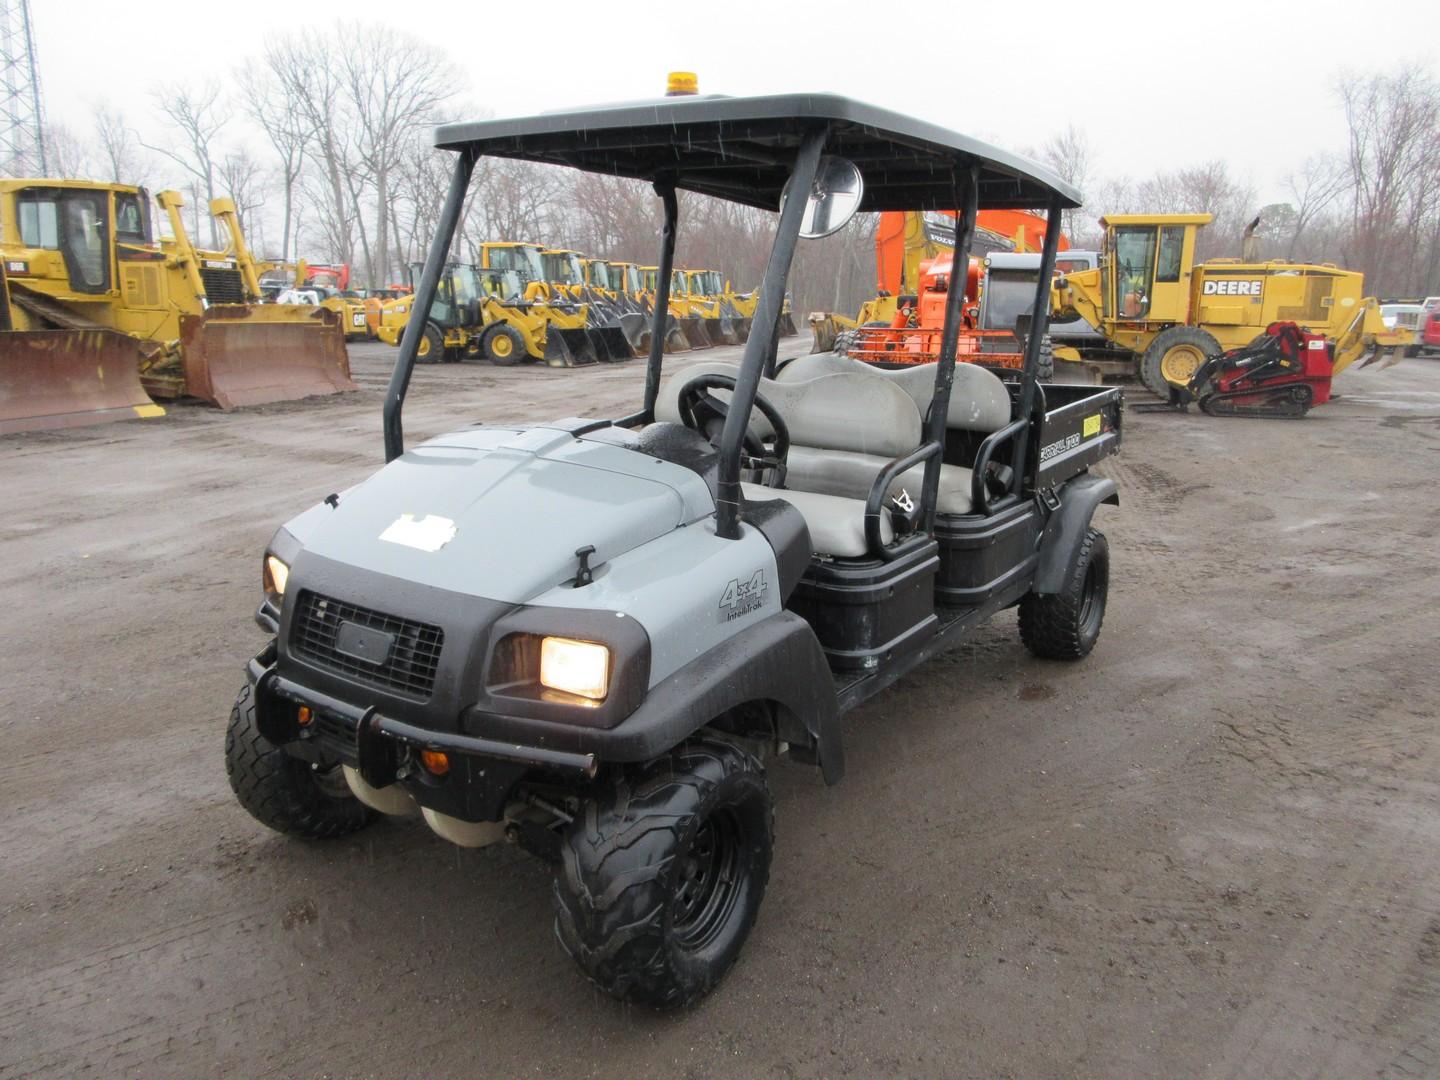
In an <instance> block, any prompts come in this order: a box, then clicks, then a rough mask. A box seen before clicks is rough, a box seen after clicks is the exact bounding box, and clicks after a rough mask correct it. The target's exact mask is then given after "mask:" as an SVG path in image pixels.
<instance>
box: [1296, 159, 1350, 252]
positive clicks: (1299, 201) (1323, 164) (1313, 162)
mask: <svg viewBox="0 0 1440 1080" xmlns="http://www.w3.org/2000/svg"><path fill="white" fill-rule="evenodd" d="M1349 186H1350V181H1349V176H1348V174H1347V170H1346V165H1345V162H1344V161H1342V160H1341V159H1340V158H1338V157H1336V156H1335V155H1334V154H1328V153H1319V154H1311V155H1310V156H1309V157H1307V158H1306V159H1305V161H1304V162H1303V163H1302V164H1301V166H1300V168H1299V169H1296V170H1294V171H1293V172H1290V173H1287V174H1286V175H1285V190H1286V191H1288V192H1289V193H1290V197H1291V198H1292V199H1294V200H1295V202H1294V207H1295V218H1294V222H1293V229H1292V232H1291V234H1290V240H1289V244H1288V245H1287V246H1286V249H1285V257H1286V258H1287V259H1293V258H1295V256H1296V254H1297V252H1298V250H1299V248H1300V241H1301V237H1303V236H1304V235H1305V230H1306V229H1308V228H1310V226H1312V225H1314V224H1315V220H1316V218H1318V217H1319V216H1320V215H1321V214H1323V213H1325V211H1326V210H1328V209H1329V208H1330V207H1331V206H1332V205H1333V204H1334V203H1335V201H1336V200H1337V199H1339V198H1340V196H1341V195H1342V194H1344V193H1345V191H1346V190H1347V189H1348V188H1349Z"/></svg>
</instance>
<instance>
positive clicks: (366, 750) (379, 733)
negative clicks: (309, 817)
mask: <svg viewBox="0 0 1440 1080" xmlns="http://www.w3.org/2000/svg"><path fill="white" fill-rule="evenodd" d="M275 653H276V650H275V645H274V643H273V642H272V643H271V644H270V645H269V646H267V647H266V649H265V650H264V651H263V652H262V653H260V654H259V655H258V656H256V657H254V658H253V659H252V660H250V661H249V663H248V664H247V665H246V676H247V678H248V679H249V680H250V683H251V685H252V686H254V688H255V719H256V723H257V726H258V727H259V729H260V734H262V735H263V736H265V738H266V739H268V740H269V741H270V742H272V743H274V744H275V745H277V746H282V747H284V748H285V749H286V751H287V752H288V753H290V754H291V755H292V756H294V757H297V758H300V759H302V760H305V761H311V762H314V763H316V764H326V765H333V764H335V763H336V762H337V761H338V762H339V763H340V764H343V765H349V766H350V767H352V768H354V769H356V770H357V771H358V772H359V773H360V775H361V777H362V778H363V779H364V780H365V782H366V783H367V784H369V785H370V786H371V787H376V788H383V787H388V786H389V785H391V784H395V783H399V784H400V785H401V786H402V787H404V789H405V790H406V791H407V792H408V793H409V794H410V795H411V796H413V797H414V798H415V801H416V802H418V803H419V804H420V805H421V806H428V807H430V808H431V809H434V810H437V811H440V812H442V813H446V814H450V815H452V816H454V817H458V818H461V819H463V820H466V821H494V820H498V819H499V817H500V816H501V814H502V812H503V811H504V808H505V802H506V800H507V798H508V796H509V794H510V791H511V789H512V788H513V787H514V786H515V784H516V782H518V781H519V780H520V778H521V777H522V776H524V775H525V774H526V773H527V772H529V771H530V770H532V769H536V770H544V771H547V772H550V773H552V774H559V775H561V776H563V777H568V778H569V779H570V780H572V781H573V780H588V779H590V778H592V777H594V776H595V774H596V772H597V770H598V769H599V762H598V760H597V759H596V757H595V755H594V754H591V753H580V752H572V751H568V750H553V749H549V748H546V747H542V746H526V745H523V744H520V743H514V742H504V741H500V740H496V739H485V738H479V737H476V736H474V735H464V734H460V733H458V732H449V731H432V730H430V729H428V728H422V727H418V726H416V725H414V724H409V723H406V722H405V721H403V720H398V719H396V718H395V717H392V716H386V715H384V714H382V713H381V712H380V711H379V710H377V709H375V708H374V707H373V706H372V707H369V708H362V707H360V706H356V705H352V704H350V703H349V702H346V701H341V700H340V699H338V698H335V697H333V696H331V695H329V694H325V693H321V692H320V691H317V690H315V689H313V688H311V687H308V686H302V685H301V684H299V683H297V682H295V681H294V680H292V679H287V678H285V677H284V676H282V675H281V674H280V673H279V672H278V671H277V670H276V667H275ZM302 706H304V707H306V708H308V709H309V710H310V716H311V719H310V721H309V723H306V724H301V723H300V708H301V707H302ZM424 750H432V751H440V752H442V753H444V754H446V755H447V757H448V759H449V770H448V771H447V772H446V773H445V774H444V775H442V776H438V777H437V776H434V775H432V774H431V773H429V772H427V771H426V770H424V769H422V768H421V767H420V765H419V756H420V752H421V751H424Z"/></svg>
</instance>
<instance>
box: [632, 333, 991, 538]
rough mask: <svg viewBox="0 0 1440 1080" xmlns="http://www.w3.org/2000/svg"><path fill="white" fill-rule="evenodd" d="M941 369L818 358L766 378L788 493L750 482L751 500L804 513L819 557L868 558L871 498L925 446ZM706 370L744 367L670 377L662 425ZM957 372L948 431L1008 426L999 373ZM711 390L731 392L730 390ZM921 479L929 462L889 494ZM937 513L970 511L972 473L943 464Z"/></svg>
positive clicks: (913, 487)
mask: <svg viewBox="0 0 1440 1080" xmlns="http://www.w3.org/2000/svg"><path fill="white" fill-rule="evenodd" d="M962 369H963V370H962ZM934 373H935V366H934V365H933V364H926V365H918V366H916V367H915V368H912V369H907V370H902V371H897V372H883V371H881V370H879V369H878V368H873V367H870V366H869V365H867V364H862V363H860V362H859V361H856V360H851V359H850V358H848V357H844V356H837V355H835V354H833V353H831V354H825V353H817V354H812V355H810V356H806V357H801V358H800V359H798V360H794V361H792V362H791V363H789V364H787V365H786V366H785V367H784V368H783V369H782V372H781V375H780V377H779V378H778V379H776V380H770V379H761V380H760V396H761V397H763V398H765V399H766V400H767V401H769V402H770V403H771V404H772V405H774V406H775V408H776V409H777V410H778V411H779V412H780V415H781V416H783V417H784V418H785V423H786V426H787V427H788V428H789V429H790V440H791V445H790V453H789V456H788V458H787V474H786V479H785V488H784V489H783V490H782V489H777V488H768V487H764V486H762V485H759V484H743V485H742V492H743V494H744V496H745V498H746V499H748V500H750V501H757V502H758V501H765V500H772V499H776V498H780V499H784V500H785V501H787V502H789V503H791V504H792V505H793V506H794V507H795V508H796V509H797V510H799V511H800V513H801V514H802V515H803V516H804V517H805V520H806V524H807V525H808V526H809V529H810V544H811V547H812V549H813V550H814V551H816V552H818V553H821V554H825V555H831V556H836V557H840V558H861V557H863V556H865V555H866V554H867V546H866V543H865V499H866V497H867V496H868V495H869V493H870V489H871V487H872V486H873V485H874V483H875V479H876V477H877V476H879V474H880V471H881V470H882V469H883V468H884V467H885V466H886V465H888V464H889V463H890V462H891V461H892V460H894V459H895V458H898V457H902V456H904V455H905V454H908V453H909V452H910V451H912V450H914V449H915V448H916V447H918V446H919V445H920V443H921V441H922V436H923V429H924V425H923V422H922V415H923V412H922V410H923V409H926V408H928V403H929V399H930V395H931V391H933V379H934ZM702 374H717V375H729V376H731V377H734V376H735V375H737V374H738V368H737V366H736V365H734V364H721V363H713V362H712V363H702V364H695V365H692V366H690V367H687V368H686V369H685V370H683V371H680V372H677V373H676V374H674V375H672V376H670V377H669V378H668V379H666V381H665V383H664V385H663V386H662V387H661V390H660V396H659V398H658V400H657V402H656V407H655V415H656V419H657V420H663V421H673V422H678V421H679V419H680V413H679V408H678V398H679V393H680V389H681V387H683V386H684V385H685V384H686V383H687V382H689V381H691V380H692V379H694V378H696V377H697V376H699V375H702ZM955 376H956V377H955V383H954V390H953V391H952V395H953V396H952V398H951V403H950V409H949V421H950V422H949V425H948V426H950V427H956V428H964V429H967V430H977V431H993V430H996V429H998V428H1000V427H1003V426H1004V425H1005V424H1007V423H1008V422H1009V420H1010V397H1009V394H1008V393H1006V391H1005V387H1004V384H1003V383H1001V381H1000V380H999V379H998V378H996V376H994V375H993V374H991V373H990V372H988V371H985V370H983V369H981V368H977V367H974V365H970V364H961V365H957V367H956V373H955ZM927 378H928V379H929V380H931V383H930V384H929V385H926V383H925V380H926V379H927ZM987 380H988V381H987ZM991 383H993V385H991ZM713 392H714V393H716V395H717V396H725V392H724V391H713ZM922 402H923V403H922ZM751 425H752V427H754V428H755V429H756V430H757V431H758V432H760V433H761V434H762V435H768V434H770V432H769V430H768V427H769V425H768V424H766V423H765V421H764V418H763V417H762V416H760V414H759V413H758V412H756V413H754V414H753V415H752V417H751ZM924 475H925V467H924V465H917V466H915V467H914V468H911V469H909V470H907V471H906V472H904V473H902V474H901V475H900V476H899V477H897V478H896V480H895V482H894V483H892V484H891V486H890V489H889V491H888V492H887V494H889V495H892V496H894V495H898V494H899V493H900V492H901V491H902V490H904V491H907V492H908V493H909V494H910V496H911V497H912V498H918V496H919V494H920V489H921V485H922V483H923V482H924ZM937 509H938V511H939V512H940V513H942V514H968V513H970V511H971V500H970V470H969V469H967V468H964V467H963V466H959V465H945V466H942V467H941V472H940V486H939V494H938V500H937ZM881 537H882V540H883V541H884V542H885V543H887V544H888V543H889V542H890V541H891V540H892V539H893V532H892V530H891V526H890V521H889V518H888V515H882V516H881Z"/></svg>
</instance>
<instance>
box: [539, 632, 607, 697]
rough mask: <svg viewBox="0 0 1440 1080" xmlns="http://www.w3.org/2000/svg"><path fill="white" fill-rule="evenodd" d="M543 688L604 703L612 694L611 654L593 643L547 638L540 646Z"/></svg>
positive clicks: (601, 646)
mask: <svg viewBox="0 0 1440 1080" xmlns="http://www.w3.org/2000/svg"><path fill="white" fill-rule="evenodd" d="M540 685H541V686H544V687H547V688H548V689H551V690H559V691H560V692H562V693H565V694H574V695H575V696H577V697H583V698H589V699H590V700H591V701H604V700H605V695H606V694H607V693H609V691H610V650H609V649H608V648H606V647H605V646H604V645H597V644H596V643H595V642H593V641H576V640H574V639H573V638H563V637H547V638H545V639H544V640H543V641H541V642H540Z"/></svg>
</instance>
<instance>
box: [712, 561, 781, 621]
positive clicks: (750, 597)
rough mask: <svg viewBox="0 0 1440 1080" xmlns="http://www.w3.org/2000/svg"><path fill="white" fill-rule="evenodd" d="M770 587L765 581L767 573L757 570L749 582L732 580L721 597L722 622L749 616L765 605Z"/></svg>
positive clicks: (737, 579)
mask: <svg viewBox="0 0 1440 1080" xmlns="http://www.w3.org/2000/svg"><path fill="white" fill-rule="evenodd" d="M769 588H770V586H769V584H768V583H767V582H766V581H765V571H764V570H756V571H755V573H753V574H751V575H750V580H749V581H741V580H740V579H739V578H731V579H730V584H729V585H726V586H725V592H724V593H723V594H721V596H720V621H721V622H729V621H730V620H731V619H738V618H740V616H742V615H749V614H750V612H752V611H754V610H756V609H757V608H759V607H760V606H761V605H763V604H764V603H765V594H766V592H767V591H768V590H769Z"/></svg>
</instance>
